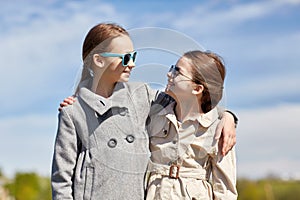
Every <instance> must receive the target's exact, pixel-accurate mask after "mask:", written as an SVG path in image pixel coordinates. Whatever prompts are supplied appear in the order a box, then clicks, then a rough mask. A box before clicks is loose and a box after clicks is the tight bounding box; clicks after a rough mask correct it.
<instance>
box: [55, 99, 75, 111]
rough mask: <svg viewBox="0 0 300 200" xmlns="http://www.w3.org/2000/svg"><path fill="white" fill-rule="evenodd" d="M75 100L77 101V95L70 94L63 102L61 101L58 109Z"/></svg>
mask: <svg viewBox="0 0 300 200" xmlns="http://www.w3.org/2000/svg"><path fill="white" fill-rule="evenodd" d="M75 101H76V100H75V97H74V96H69V97H67V98H65V99H64V100H63V102H61V103H60V104H59V106H60V107H59V108H58V111H61V109H62V108H63V107H65V106H68V105H72V104H73V103H74V102H75Z"/></svg>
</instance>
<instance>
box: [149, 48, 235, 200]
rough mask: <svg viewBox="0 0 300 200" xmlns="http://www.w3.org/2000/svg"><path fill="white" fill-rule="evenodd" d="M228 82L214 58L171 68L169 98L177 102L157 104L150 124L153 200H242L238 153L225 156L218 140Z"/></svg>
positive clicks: (195, 57)
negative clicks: (220, 104) (239, 185)
mask: <svg viewBox="0 0 300 200" xmlns="http://www.w3.org/2000/svg"><path fill="white" fill-rule="evenodd" d="M224 78H225V67H224V65H223V63H222V62H221V60H220V58H219V57H218V56H217V55H215V54H213V53H208V52H201V51H191V52H187V53H185V54H184V55H183V56H182V57H181V58H180V59H179V60H178V62H177V64H176V65H172V66H171V68H170V71H169V73H168V85H167V87H166V94H164V95H165V96H167V95H170V96H171V97H173V98H174V99H175V102H173V103H171V104H168V105H162V104H161V102H160V101H159V100H157V102H156V104H155V106H152V108H151V114H150V116H149V118H148V126H147V129H148V134H149V136H150V150H151V161H150V164H149V168H148V170H149V171H150V178H149V181H148V188H147V199H148V200H152V199H162V200H167V199H170V200H177V199H178V200H185V199H193V200H200V199H202V200H204V199H205V200H213V199H214V200H216V199H219V200H225V199H226V200H235V199H237V190H236V160H235V150H234V148H233V149H232V150H231V151H229V153H228V154H227V155H226V156H222V155H221V153H220V149H219V148H218V140H217V139H216V138H215V137H214V135H215V130H216V127H217V124H218V123H219V122H220V118H221V115H222V110H221V109H220V108H217V104H218V102H219V101H220V100H221V98H222V90H223V83H224ZM161 96H163V94H161ZM161 98H163V97H161ZM210 178H211V180H210V181H209V179H210Z"/></svg>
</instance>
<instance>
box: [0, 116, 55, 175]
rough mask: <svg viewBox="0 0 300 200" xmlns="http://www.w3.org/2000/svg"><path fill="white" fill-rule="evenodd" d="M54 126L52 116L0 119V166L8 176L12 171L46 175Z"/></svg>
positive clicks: (49, 164) (49, 166)
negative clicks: (34, 172)
mask: <svg viewBox="0 0 300 200" xmlns="http://www.w3.org/2000/svg"><path fill="white" fill-rule="evenodd" d="M56 127H57V116H56V115H55V114H52V115H51V114H50V115H41V114H30V115H25V116H14V117H9V118H1V119H0V129H1V133H0V137H1V140H0V158H1V160H0V167H1V168H2V170H3V172H4V173H5V174H6V175H8V176H12V175H14V173H15V172H16V171H36V172H38V173H40V174H42V175H49V174H50V169H51V159H52V153H53V145H54V138H55V134H56Z"/></svg>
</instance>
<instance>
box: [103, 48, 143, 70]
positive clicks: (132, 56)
mask: <svg viewBox="0 0 300 200" xmlns="http://www.w3.org/2000/svg"><path fill="white" fill-rule="evenodd" d="M136 54H137V52H136V51H134V52H131V53H124V54H120V53H109V52H104V53H100V55H101V56H103V57H119V58H122V65H123V66H124V67H127V66H128V64H129V61H130V59H132V61H133V62H135V59H136Z"/></svg>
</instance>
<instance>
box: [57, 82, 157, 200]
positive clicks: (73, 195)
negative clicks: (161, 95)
mask: <svg viewBox="0 0 300 200" xmlns="http://www.w3.org/2000/svg"><path fill="white" fill-rule="evenodd" d="M156 96H157V91H154V90H151V89H150V88H149V87H148V86H147V85H146V84H143V83H117V84H116V86H115V89H114V92H113V94H112V96H111V97H109V98H103V97H101V96H98V95H97V94H95V93H93V92H91V91H90V90H88V89H87V88H81V89H80V90H79V94H78V97H77V100H76V101H75V102H74V103H73V104H72V105H69V106H66V107H64V108H63V109H62V111H61V112H60V114H59V124H58V131H57V136H56V140H55V146H54V154H53V162H52V174H51V186H52V199H55V200H56V199H57V200H58V199H59V200H67V199H76V200H77V199H96V200H101V199H105V200H109V199H130V200H135V199H136V200H140V199H144V195H145V192H144V189H145V188H144V176H145V172H146V169H147V163H148V159H149V156H150V153H149V146H148V145H149V142H148V135H147V132H146V128H145V123H146V119H147V116H148V114H149V110H150V106H151V102H152V101H153V100H154V99H155V98H156Z"/></svg>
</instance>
